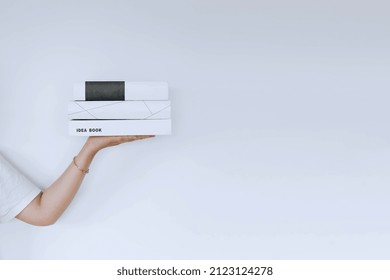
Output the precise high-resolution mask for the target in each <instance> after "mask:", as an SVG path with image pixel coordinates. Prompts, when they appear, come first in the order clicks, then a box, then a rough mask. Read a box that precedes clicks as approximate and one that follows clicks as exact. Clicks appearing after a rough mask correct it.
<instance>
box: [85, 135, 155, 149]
mask: <svg viewBox="0 0 390 280" xmlns="http://www.w3.org/2000/svg"><path fill="white" fill-rule="evenodd" d="M151 137H154V135H133V136H90V137H89V138H88V140H87V142H86V144H85V145H86V146H88V147H89V148H90V149H92V150H93V151H94V152H95V153H96V152H98V151H100V150H101V149H104V148H107V147H112V146H116V145H119V144H122V143H126V142H132V141H136V140H141V139H146V138H151Z"/></svg>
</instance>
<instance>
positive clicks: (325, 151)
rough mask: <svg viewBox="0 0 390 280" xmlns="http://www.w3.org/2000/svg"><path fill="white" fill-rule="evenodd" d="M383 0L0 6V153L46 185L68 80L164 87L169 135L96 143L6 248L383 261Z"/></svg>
mask: <svg viewBox="0 0 390 280" xmlns="http://www.w3.org/2000/svg"><path fill="white" fill-rule="evenodd" d="M389 8H390V4H389V2H388V1H380V0H371V1H352V0H350V1H346V0H337V1H336V0H330V1H329V0H328V1H309V0H307V1H302V0H297V1H287V0H276V1H260V0H259V1H255V0H240V1H232V0H224V1H223V0H207V1H206V0H198V1H195V0H167V1H158V0H154V1H153V0H143V1H119V0H117V1H96V0H95V1H79V0H78V1H75V0H71V1H48V0H46V1H43V0H40V1H39V0H38V1H0V36H1V37H0V38H1V43H0V98H1V99H0V131H1V134H0V150H1V152H2V153H3V154H4V155H5V156H6V157H7V158H8V159H10V160H11V161H12V162H13V163H14V164H15V165H16V166H18V167H19V169H20V170H22V171H23V172H24V173H26V174H27V175H28V176H29V177H30V178H31V179H32V180H33V181H34V182H36V183H37V184H38V185H40V186H42V187H47V186H49V185H50V183H51V182H53V181H54V180H55V179H56V178H57V177H58V176H59V175H60V174H61V172H62V171H63V170H64V169H65V168H66V167H67V165H68V164H69V163H70V162H71V159H72V157H73V156H74V155H75V154H77V152H78V150H79V149H80V148H81V146H82V145H83V142H84V141H85V138H76V137H70V136H68V135H67V123H66V122H67V117H66V108H67V101H68V100H70V99H71V97H72V86H73V83H74V82H79V81H83V80H91V79H103V80H104V79H106V80H134V81H167V82H169V84H170V87H171V88H170V93H171V100H172V104H173V128H174V134H173V135H172V136H168V137H157V138H155V139H151V140H146V141H142V142H137V143H129V144H126V145H123V146H120V147H116V148H111V149H108V150H105V151H103V152H102V153H101V154H99V155H98V156H97V158H96V160H95V161H94V163H93V165H92V166H91V173H90V174H89V175H88V177H87V178H86V180H85V182H84V184H83V186H82V188H81V190H80V192H79V193H78V196H77V197H76V199H75V200H74V202H73V204H72V205H71V206H70V207H69V209H68V210H67V211H66V213H65V214H64V216H63V217H62V218H61V219H60V220H59V221H58V223H57V224H56V225H54V226H51V227H44V228H38V227H33V226H30V225H27V224H23V223H22V222H18V221H14V222H12V223H9V224H2V225H0V258H1V259H84V258H87V259H111V258H112V259H204V258H207V259H214V258H216V259H229V258H234V259H240V258H242V259H252V258H256V259H262V258H266V259H286V258H292V259H324V258H325V259H328V258H337V259H344V258H348V259H358V258H364V259H370V258H389V254H390V253H389V252H390V251H389V246H390V222H389V212H390V204H389V197H390V189H389V183H390V173H389V170H390V169H389V168H390V145H389V143H390V142H389V140H390V139H389V138H390V133H389V129H388V127H389V125H388V121H389V111H388V107H389V101H390V98H389V89H390V86H389V74H390V67H389V63H390V54H389V49H390V37H389V36H390V17H389V14H388V12H389Z"/></svg>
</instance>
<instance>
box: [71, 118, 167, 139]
mask: <svg viewBox="0 0 390 280" xmlns="http://www.w3.org/2000/svg"><path fill="white" fill-rule="evenodd" d="M69 134H70V135H72V136H114V135H170V134H171V120H170V119H169V120H70V121H69Z"/></svg>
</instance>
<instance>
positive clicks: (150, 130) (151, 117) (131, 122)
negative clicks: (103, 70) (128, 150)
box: [68, 81, 171, 136]
mask: <svg viewBox="0 0 390 280" xmlns="http://www.w3.org/2000/svg"><path fill="white" fill-rule="evenodd" d="M73 95H74V101H70V102H69V106H68V116H69V134H70V135H73V136H92V135H96V136H113V135H168V134H171V102H170V101H169V100H168V84H167V83H164V82H125V81H88V82H84V83H79V84H75V85H74V88H73Z"/></svg>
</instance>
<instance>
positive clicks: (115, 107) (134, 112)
mask: <svg viewBox="0 0 390 280" xmlns="http://www.w3.org/2000/svg"><path fill="white" fill-rule="evenodd" d="M68 117H69V119H72V120H88V119H96V120H99V119H105V120H109V119H113V120H114V119H117V120H121V119H122V120H131V119H133V120H160V119H170V118H171V102H170V101H70V102H69V104H68Z"/></svg>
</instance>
